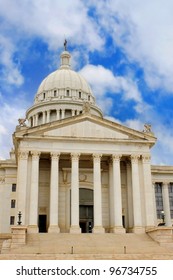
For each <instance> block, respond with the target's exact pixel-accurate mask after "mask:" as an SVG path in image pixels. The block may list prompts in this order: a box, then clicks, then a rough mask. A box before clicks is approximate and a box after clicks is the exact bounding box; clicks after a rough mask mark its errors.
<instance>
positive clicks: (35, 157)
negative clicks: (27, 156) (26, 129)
mask: <svg viewBox="0 0 173 280" xmlns="http://www.w3.org/2000/svg"><path fill="white" fill-rule="evenodd" d="M40 154H41V152H40V151H31V155H32V158H34V159H38V158H39V157H40Z"/></svg>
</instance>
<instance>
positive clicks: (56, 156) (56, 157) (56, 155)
mask: <svg viewBox="0 0 173 280" xmlns="http://www.w3.org/2000/svg"><path fill="white" fill-rule="evenodd" d="M50 156H51V159H53V160H57V159H59V157H60V153H58V152H51V153H50Z"/></svg>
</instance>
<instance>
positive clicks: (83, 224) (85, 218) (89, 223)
mask: <svg viewBox="0 0 173 280" xmlns="http://www.w3.org/2000/svg"><path fill="white" fill-rule="evenodd" d="M79 218H80V222H79V224H80V228H81V232H82V233H91V232H92V228H93V205H80V207H79Z"/></svg>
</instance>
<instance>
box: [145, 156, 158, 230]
mask: <svg viewBox="0 0 173 280" xmlns="http://www.w3.org/2000/svg"><path fill="white" fill-rule="evenodd" d="M142 164H143V175H144V176H143V177H144V181H143V182H144V190H145V220H146V228H147V229H149V228H153V227H154V226H156V225H155V219H154V205H153V190H152V180H151V165H150V155H143V156H142Z"/></svg>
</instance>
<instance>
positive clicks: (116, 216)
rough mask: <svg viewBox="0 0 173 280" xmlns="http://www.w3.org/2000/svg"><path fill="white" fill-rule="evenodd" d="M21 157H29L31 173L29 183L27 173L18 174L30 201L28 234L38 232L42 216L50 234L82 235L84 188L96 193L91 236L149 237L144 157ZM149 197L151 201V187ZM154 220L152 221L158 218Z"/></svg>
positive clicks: (78, 153) (51, 154)
mask: <svg viewBox="0 0 173 280" xmlns="http://www.w3.org/2000/svg"><path fill="white" fill-rule="evenodd" d="M21 153H23V154H25V162H26V163H25V164H26V165H28V168H30V169H31V170H30V171H29V173H30V174H31V178H28V176H27V172H28V171H27V170H28V169H26V174H25V173H24V172H22V173H21V174H19V178H20V177H22V178H21V180H19V187H20V181H21V184H23V182H24V178H25V181H26V183H25V185H26V190H25V192H26V193H29V197H30V204H29V206H28V207H27V208H26V211H25V215H24V216H23V224H24V225H27V226H28V232H39V230H40V227H39V222H38V221H39V217H40V216H42V215H44V216H46V220H45V223H46V225H45V228H46V231H47V232H49V233H52V232H56V233H60V232H70V233H80V232H81V228H80V223H81V220H80V209H81V207H80V196H79V191H80V189H81V188H83V189H88V190H92V191H93V205H92V207H93V218H92V217H90V218H92V219H93V224H92V229H91V231H90V232H92V233H104V232H108V233H109V232H112V233H125V232H144V231H145V223H144V221H145V219H146V217H147V211H149V210H148V209H147V207H146V206H145V203H146V200H145V199H147V197H143V199H141V196H142V189H141V188H142V187H143V184H144V183H143V184H141V183H139V182H140V179H139V178H141V176H143V175H144V173H143V175H141V174H140V172H139V169H141V166H142V168H143V169H145V166H144V163H143V159H144V157H145V156H144V155H127V154H126V155H123V154H119V153H113V154H104V153H102V154H100V153H98V151H95V152H93V153H92V154H88V153H83V152H81V151H76V152H75V153H74V152H72V153H62V152H61V153H60V152H53V151H51V152H49V153H48V152H47V153H45V151H44V152H42V151H33V150H32V151H27V152H26V151H25V153H24V151H23V152H22V151H20V152H19V154H21ZM134 159H135V162H134ZM18 160H19V165H20V161H23V160H24V159H23V158H21V157H19V158H18ZM23 171H24V170H23ZM145 172H146V170H145ZM43 173H44V176H45V178H46V179H45V180H44V183H43V182H42V179H41V178H43ZM145 176H146V173H145ZM148 176H150V174H148ZM129 177H130V178H131V180H129ZM29 186H31V187H30V189H29ZM147 187H148V188H149V185H147ZM130 189H132V194H131V191H130ZM149 191H150V195H152V193H153V192H152V184H151V190H149ZM20 195H21V196H19V197H18V201H21V200H22V195H23V194H22V192H21V193H20ZM62 198H63V199H62ZM142 201H143V202H142ZM129 202H131V203H129ZM84 204H85V202H84ZM21 209H22V208H21V204H18V210H19V211H21ZM90 209H91V207H90ZM23 211H24V210H23ZM91 211H92V210H91ZM64 212H65V213H64ZM132 213H135V214H132ZM152 218H153V221H154V212H153V217H152ZM86 223H87V220H86ZM88 226H89V224H88ZM154 226H155V224H154V222H153V223H150V227H154ZM90 227H91V224H90ZM86 231H87V230H86ZM84 232H85V231H84Z"/></svg>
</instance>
